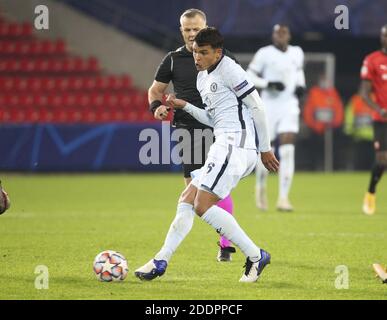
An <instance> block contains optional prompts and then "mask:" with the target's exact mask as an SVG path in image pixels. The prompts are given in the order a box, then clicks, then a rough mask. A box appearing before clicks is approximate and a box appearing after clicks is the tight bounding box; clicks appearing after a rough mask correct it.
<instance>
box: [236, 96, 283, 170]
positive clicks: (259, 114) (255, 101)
mask: <svg viewBox="0 0 387 320" xmlns="http://www.w3.org/2000/svg"><path fill="white" fill-rule="evenodd" d="M242 101H243V103H244V104H245V105H246V106H247V107H248V108H250V110H251V113H252V116H253V119H254V124H255V128H256V129H257V134H258V139H259V151H260V152H261V160H262V163H263V165H264V166H265V167H266V169H267V170H269V171H271V172H277V171H278V169H279V161H278V160H277V158H276V157H275V155H274V153H273V152H272V151H271V146H270V136H269V130H268V127H267V120H266V113H265V109H264V107H263V103H262V100H261V98H260V97H259V95H258V92H257V91H256V90H254V91H252V92H251V93H250V94H248V95H247V96H246V97H244V98H243V99H242Z"/></svg>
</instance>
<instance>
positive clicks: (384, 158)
mask: <svg viewBox="0 0 387 320" xmlns="http://www.w3.org/2000/svg"><path fill="white" fill-rule="evenodd" d="M380 42H381V46H382V47H381V49H380V50H377V51H374V52H372V53H370V54H368V55H367V56H366V57H365V59H364V61H363V65H362V68H361V73H360V75H361V79H362V81H361V86H360V94H361V96H362V98H363V99H364V101H365V102H366V103H367V104H368V105H369V106H370V107H371V108H372V109H373V126H374V149H375V159H376V161H375V164H374V166H373V168H372V171H371V181H370V183H369V186H368V191H367V192H366V194H365V196H364V200H363V212H364V213H365V214H367V215H372V214H374V213H375V210H376V185H377V184H378V182H379V181H380V179H381V178H382V175H383V172H384V169H385V168H386V166H387V24H386V25H384V26H383V27H382V28H381V30H380ZM372 93H374V94H375V101H374V100H373V99H372Z"/></svg>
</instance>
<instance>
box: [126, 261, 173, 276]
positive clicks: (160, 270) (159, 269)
mask: <svg viewBox="0 0 387 320" xmlns="http://www.w3.org/2000/svg"><path fill="white" fill-rule="evenodd" d="M167 266H168V263H167V261H165V260H156V259H152V260H150V261H149V262H148V263H146V264H144V265H143V266H142V267H140V268H138V269H137V270H136V271H135V272H134V275H135V276H136V277H137V278H139V279H140V280H153V279H154V278H157V277H161V276H162V275H163V274H164V273H165V270H166V269H167Z"/></svg>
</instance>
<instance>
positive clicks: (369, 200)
mask: <svg viewBox="0 0 387 320" xmlns="http://www.w3.org/2000/svg"><path fill="white" fill-rule="evenodd" d="M375 210H376V195H375V194H374V193H370V192H367V193H366V194H365V196H364V200H363V213H365V214H366V215H369V216H370V215H373V214H374V213H375Z"/></svg>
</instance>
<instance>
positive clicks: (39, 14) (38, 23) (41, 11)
mask: <svg viewBox="0 0 387 320" xmlns="http://www.w3.org/2000/svg"><path fill="white" fill-rule="evenodd" d="M34 13H35V15H36V17H35V19H34V26H35V29H36V30H48V29H49V28H50V21H49V10H48V7H47V6H46V5H44V4H40V5H37V6H36V7H35V10H34Z"/></svg>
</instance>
